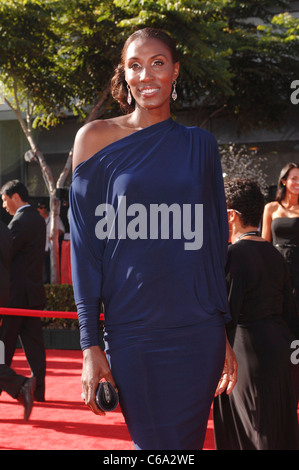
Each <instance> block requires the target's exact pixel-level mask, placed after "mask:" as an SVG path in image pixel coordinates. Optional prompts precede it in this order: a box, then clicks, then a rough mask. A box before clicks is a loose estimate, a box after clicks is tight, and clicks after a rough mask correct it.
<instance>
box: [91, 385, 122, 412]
mask: <svg viewBox="0 0 299 470" xmlns="http://www.w3.org/2000/svg"><path fill="white" fill-rule="evenodd" d="M118 402H119V399H118V393H117V391H116V390H115V388H114V387H113V385H111V383H110V382H99V385H98V386H97V389H96V404H97V406H98V408H100V410H102V411H113V410H115V408H116V407H117V405H118Z"/></svg>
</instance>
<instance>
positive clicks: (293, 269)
mask: <svg viewBox="0 0 299 470" xmlns="http://www.w3.org/2000/svg"><path fill="white" fill-rule="evenodd" d="M262 237H263V238H264V239H265V240H268V242H271V241H272V243H273V245H274V246H275V248H277V249H278V251H279V252H280V253H281V254H282V255H283V257H284V258H285V260H286V261H287V263H288V266H289V270H290V274H291V282H292V288H293V292H294V295H295V298H296V305H297V313H298V312H299V164H298V163H288V164H287V165H285V166H284V167H283V169H282V170H281V172H280V175H279V179H278V183H277V192H276V198H275V201H273V202H270V203H268V204H266V206H265V210H264V215H263V229H262ZM298 330H299V328H298V320H297V337H299V331H298Z"/></svg>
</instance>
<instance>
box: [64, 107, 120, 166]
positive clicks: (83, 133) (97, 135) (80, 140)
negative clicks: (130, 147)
mask: <svg viewBox="0 0 299 470" xmlns="http://www.w3.org/2000/svg"><path fill="white" fill-rule="evenodd" d="M125 122H126V121H125V119H124V116H120V117H116V118H112V119H103V120H95V121H92V122H89V123H87V124H85V125H84V126H82V127H81V128H80V129H79V131H78V132H77V134H76V137H75V143H74V150H73V169H74V168H75V167H76V166H77V165H79V163H82V162H84V161H86V160H88V159H89V158H90V157H92V156H93V155H95V154H96V153H97V152H99V151H100V150H102V149H103V148H104V147H106V146H107V145H109V144H111V143H113V142H115V141H117V140H118V139H120V138H121V137H123V136H124V135H125V134H124V128H125ZM127 133H129V132H127Z"/></svg>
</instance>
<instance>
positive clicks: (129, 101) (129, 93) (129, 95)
mask: <svg viewBox="0 0 299 470" xmlns="http://www.w3.org/2000/svg"><path fill="white" fill-rule="evenodd" d="M127 89H128V97H127V103H128V105H129V106H130V105H131V103H132V95H131V90H130V86H129V85H127Z"/></svg>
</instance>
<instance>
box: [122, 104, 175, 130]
mask: <svg viewBox="0 0 299 470" xmlns="http://www.w3.org/2000/svg"><path fill="white" fill-rule="evenodd" d="M170 116H171V114H170V109H169V106H165V108H164V109H161V107H159V108H154V109H145V108H139V107H137V106H136V109H135V110H134V111H133V112H132V113H131V115H130V117H129V121H130V123H131V125H132V127H136V128H144V127H148V126H152V125H153V124H157V123H158V122H162V121H165V120H166V119H168V118H170Z"/></svg>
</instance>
